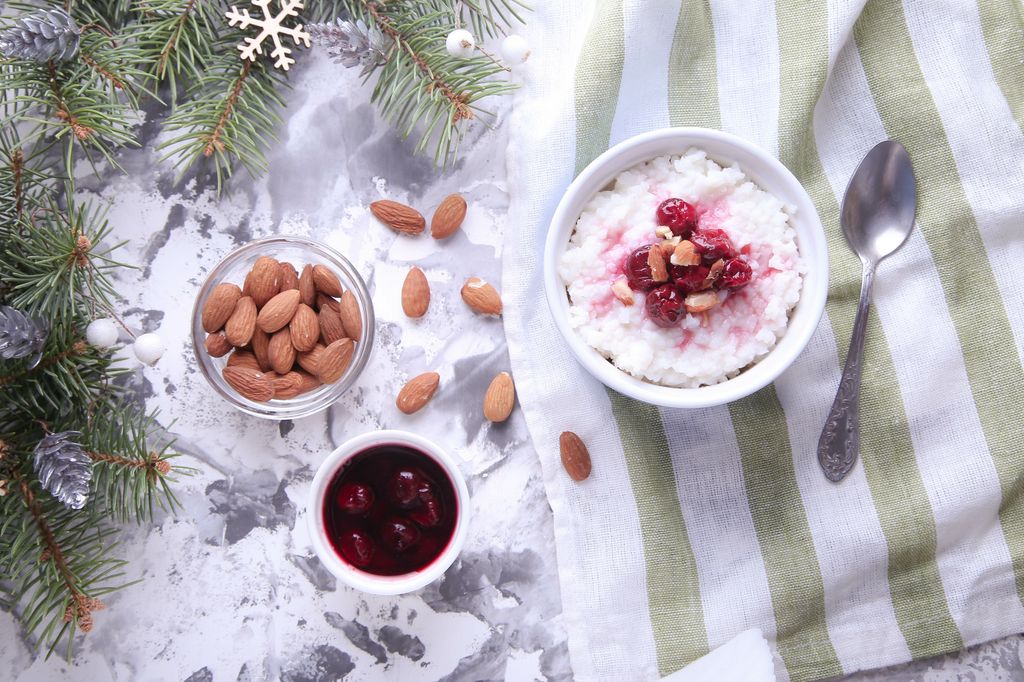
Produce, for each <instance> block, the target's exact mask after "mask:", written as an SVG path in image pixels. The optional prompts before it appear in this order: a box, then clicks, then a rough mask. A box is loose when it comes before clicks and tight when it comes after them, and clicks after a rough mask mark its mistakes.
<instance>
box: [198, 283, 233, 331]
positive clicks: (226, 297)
mask: <svg viewBox="0 0 1024 682" xmlns="http://www.w3.org/2000/svg"><path fill="white" fill-rule="evenodd" d="M241 297H242V290H241V289H239V288H238V285H237V284H231V283H230V282H221V283H220V284H218V285H217V286H215V287H214V288H213V291H211V292H210V295H209V296H207V297H206V303H205V304H203V316H202V317H203V331H205V332H207V333H209V334H212V333H213V332H216V331H220V329H221V327H223V326H224V323H225V322H227V321H228V318H229V317H231V313H233V312H235V304H236V303H238V299H240V298H241Z"/></svg>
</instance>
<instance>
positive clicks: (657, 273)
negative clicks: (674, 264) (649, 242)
mask: <svg viewBox="0 0 1024 682" xmlns="http://www.w3.org/2000/svg"><path fill="white" fill-rule="evenodd" d="M647 265H649V266H650V267H651V279H653V280H654V281H655V282H667V281H668V267H667V266H666V265H665V254H663V253H662V252H661V249H660V248H655V247H653V246H652V247H651V248H650V250H649V251H648V252H647Z"/></svg>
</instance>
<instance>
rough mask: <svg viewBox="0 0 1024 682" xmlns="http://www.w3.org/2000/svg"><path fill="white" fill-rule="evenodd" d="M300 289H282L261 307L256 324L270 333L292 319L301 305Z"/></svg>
mask: <svg viewBox="0 0 1024 682" xmlns="http://www.w3.org/2000/svg"><path fill="white" fill-rule="evenodd" d="M299 298H300V296H299V290H298V289H288V290H287V291H282V292H281V293H279V294H278V295H277V296H274V298H272V299H270V300H269V301H267V304H266V305H265V306H263V307H262V308H260V313H259V315H257V317H256V326H257V327H259V328H260V329H262V330H263V331H265V332H267V333H268V334H270V333H271V332H276V331H277V330H278V329H280V328H282V327H284V326H285V325H286V324H288V323H289V322H291V321H292V316H293V315H294V314H295V310H296V309H297V308H298V307H299Z"/></svg>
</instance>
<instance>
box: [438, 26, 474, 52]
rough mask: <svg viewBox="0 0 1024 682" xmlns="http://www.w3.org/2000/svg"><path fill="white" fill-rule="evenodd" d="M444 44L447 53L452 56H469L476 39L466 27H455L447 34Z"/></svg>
mask: <svg viewBox="0 0 1024 682" xmlns="http://www.w3.org/2000/svg"><path fill="white" fill-rule="evenodd" d="M444 46H445V48H447V50H448V54H450V55H451V56H453V57H471V56H472V55H473V49H474V48H475V47H476V40H475V39H474V38H473V34H472V33H470V32H469V31H467V30H466V29H464V28H457V29H455V30H454V31H452V32H451V33H449V34H448V38H447V39H446V40H445V41H444Z"/></svg>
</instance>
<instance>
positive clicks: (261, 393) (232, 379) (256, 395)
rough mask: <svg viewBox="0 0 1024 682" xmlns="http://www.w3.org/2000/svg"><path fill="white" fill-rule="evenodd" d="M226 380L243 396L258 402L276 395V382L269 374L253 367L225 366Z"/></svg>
mask: <svg viewBox="0 0 1024 682" xmlns="http://www.w3.org/2000/svg"><path fill="white" fill-rule="evenodd" d="M224 381H226V382H228V385H229V386H231V388H233V389H235V390H236V391H238V392H239V393H240V394H242V396H244V397H246V398H248V399H249V400H255V401H257V402H266V401H267V400H270V399H271V398H273V397H274V384H273V382H271V380H270V379H269V378H267V375H266V374H264V373H263V372H261V371H259V370H258V369H253V368H252V367H238V366H235V367H225V368H224Z"/></svg>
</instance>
